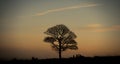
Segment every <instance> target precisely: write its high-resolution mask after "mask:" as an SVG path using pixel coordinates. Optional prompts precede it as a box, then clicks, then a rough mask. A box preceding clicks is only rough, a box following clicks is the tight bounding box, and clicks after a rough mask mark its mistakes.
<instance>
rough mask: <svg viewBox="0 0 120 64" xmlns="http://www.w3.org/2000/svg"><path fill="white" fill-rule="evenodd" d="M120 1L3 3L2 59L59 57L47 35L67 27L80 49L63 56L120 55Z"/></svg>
mask: <svg viewBox="0 0 120 64" xmlns="http://www.w3.org/2000/svg"><path fill="white" fill-rule="evenodd" d="M119 6H120V1H119V0H109V1H108V0H74V1H73V0H0V10H1V11H0V14H1V15H0V58H5V59H12V58H23V59H25V58H31V57H37V58H41V59H44V58H57V57H58V53H56V51H54V50H52V49H51V46H50V44H48V43H45V42H44V41H43V39H44V38H45V36H47V35H46V34H44V32H45V31H46V30H47V29H48V28H49V27H52V26H55V25H58V24H64V25H66V26H67V27H68V28H69V29H70V30H71V31H73V32H74V33H75V34H76V35H77V38H76V39H75V40H76V41H77V42H78V45H77V46H78V48H79V49H78V50H67V51H65V52H63V53H62V57H71V56H72V55H76V54H81V55H84V56H117V55H120V46H119V45H120V18H119V17H120V13H119V12H120V8H119Z"/></svg>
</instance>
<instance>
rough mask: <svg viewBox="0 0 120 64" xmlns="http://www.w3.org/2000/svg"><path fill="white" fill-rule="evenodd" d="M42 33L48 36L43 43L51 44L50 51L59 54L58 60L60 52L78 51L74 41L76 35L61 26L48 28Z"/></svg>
mask: <svg viewBox="0 0 120 64" xmlns="http://www.w3.org/2000/svg"><path fill="white" fill-rule="evenodd" d="M44 33H45V34H47V35H49V36H48V37H45V39H44V41H45V42H49V43H51V46H52V49H54V50H56V51H57V52H59V59H61V53H62V51H65V50H67V49H71V50H77V49H78V47H77V42H76V41H75V40H74V39H75V38H76V35H75V34H74V33H73V32H72V31H70V30H69V29H68V28H67V27H66V26H65V25H63V24H60V25H56V26H53V27H51V28H48V30H47V31H46V32H44Z"/></svg>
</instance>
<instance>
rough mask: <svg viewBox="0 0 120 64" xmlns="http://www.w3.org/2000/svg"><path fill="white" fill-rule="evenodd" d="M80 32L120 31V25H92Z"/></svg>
mask: <svg viewBox="0 0 120 64" xmlns="http://www.w3.org/2000/svg"><path fill="white" fill-rule="evenodd" d="M80 30H81V31H91V32H108V31H120V25H112V26H104V25H102V24H90V25H87V26H85V27H82V28H80Z"/></svg>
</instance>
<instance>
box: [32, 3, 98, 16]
mask: <svg viewBox="0 0 120 64" xmlns="http://www.w3.org/2000/svg"><path fill="white" fill-rule="evenodd" d="M98 5H99V4H96V3H84V4H80V5H74V6H70V7H63V8H56V9H50V10H46V11H43V12H40V13H37V14H35V15H33V16H42V15H46V14H48V13H53V12H61V11H65V10H72V9H79V8H86V7H94V6H98Z"/></svg>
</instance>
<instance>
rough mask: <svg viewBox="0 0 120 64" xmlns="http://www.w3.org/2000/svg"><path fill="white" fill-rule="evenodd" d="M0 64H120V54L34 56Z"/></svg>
mask: <svg viewBox="0 0 120 64" xmlns="http://www.w3.org/2000/svg"><path fill="white" fill-rule="evenodd" d="M0 64H120V56H95V57H85V56H82V55H80V54H77V55H73V57H70V58H62V59H61V60H59V59H58V58H51V59H38V58H34V57H32V58H31V59H29V60H22V59H21V60H20V59H12V60H10V61H6V60H1V61H0Z"/></svg>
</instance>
